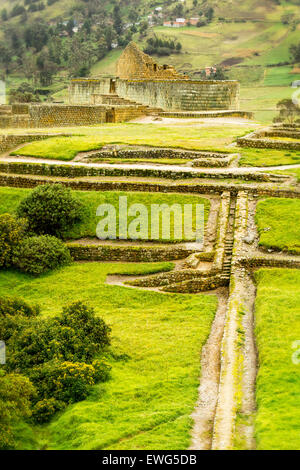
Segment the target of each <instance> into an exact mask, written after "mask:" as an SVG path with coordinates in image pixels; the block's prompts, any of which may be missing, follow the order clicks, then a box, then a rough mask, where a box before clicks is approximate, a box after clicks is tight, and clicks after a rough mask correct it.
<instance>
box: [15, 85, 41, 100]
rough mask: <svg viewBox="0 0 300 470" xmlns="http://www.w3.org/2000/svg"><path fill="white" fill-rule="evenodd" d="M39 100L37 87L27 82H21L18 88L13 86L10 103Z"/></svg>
mask: <svg viewBox="0 0 300 470" xmlns="http://www.w3.org/2000/svg"><path fill="white" fill-rule="evenodd" d="M39 100H40V99H39V96H38V94H37V93H36V91H35V89H34V88H33V87H32V86H31V85H29V83H27V82H23V83H21V85H20V86H19V87H18V88H17V89H14V88H12V89H11V90H10V92H9V103H33V102H38V101H39Z"/></svg>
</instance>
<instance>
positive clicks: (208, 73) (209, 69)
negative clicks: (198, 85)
mask: <svg viewBox="0 0 300 470" xmlns="http://www.w3.org/2000/svg"><path fill="white" fill-rule="evenodd" d="M216 71H217V69H216V67H205V75H206V77H210V76H211V74H212V73H216Z"/></svg>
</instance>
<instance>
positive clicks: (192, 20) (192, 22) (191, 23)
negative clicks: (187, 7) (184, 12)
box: [189, 18, 200, 26]
mask: <svg viewBox="0 0 300 470" xmlns="http://www.w3.org/2000/svg"><path fill="white" fill-rule="evenodd" d="M199 19H200V18H190V19H189V23H190V25H192V26H197V24H198V22H199Z"/></svg>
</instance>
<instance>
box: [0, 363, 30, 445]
mask: <svg viewBox="0 0 300 470" xmlns="http://www.w3.org/2000/svg"><path fill="white" fill-rule="evenodd" d="M34 393H35V389H34V387H33V385H32V383H31V382H30V380H29V379H28V378H27V377H24V376H22V375H20V374H5V372H4V371H3V370H0V423H1V426H0V449H11V448H13V447H14V445H15V439H14V432H13V427H14V425H15V424H16V422H18V421H19V420H21V419H22V418H27V417H29V416H30V398H31V397H32V396H33V395H34Z"/></svg>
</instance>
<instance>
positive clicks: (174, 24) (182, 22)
mask: <svg viewBox="0 0 300 470" xmlns="http://www.w3.org/2000/svg"><path fill="white" fill-rule="evenodd" d="M186 25H187V21H186V19H185V18H176V20H175V21H164V26H166V27H169V28H182V27H183V26H186Z"/></svg>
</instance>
